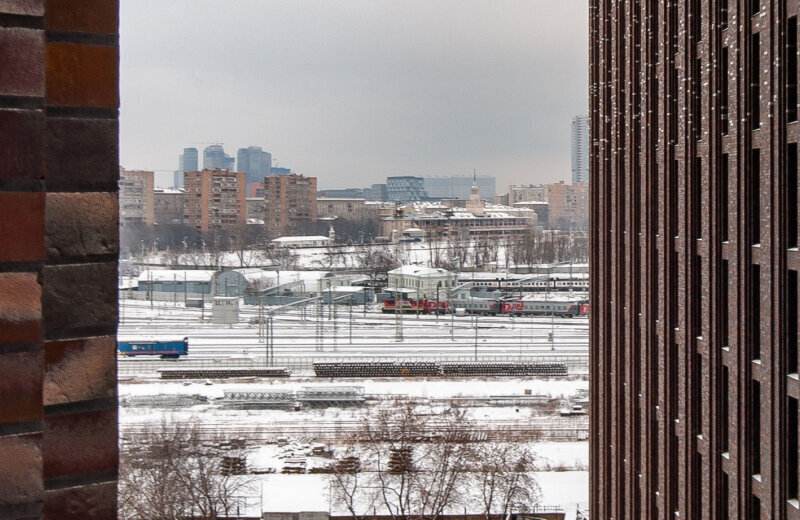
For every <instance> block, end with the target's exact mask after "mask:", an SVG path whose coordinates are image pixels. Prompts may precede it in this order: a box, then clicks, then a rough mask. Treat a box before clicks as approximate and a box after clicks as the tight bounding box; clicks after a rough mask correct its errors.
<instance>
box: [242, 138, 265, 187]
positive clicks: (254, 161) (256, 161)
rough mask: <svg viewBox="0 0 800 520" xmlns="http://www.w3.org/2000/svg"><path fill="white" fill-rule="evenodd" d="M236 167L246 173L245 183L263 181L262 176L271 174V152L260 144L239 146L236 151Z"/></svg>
mask: <svg viewBox="0 0 800 520" xmlns="http://www.w3.org/2000/svg"><path fill="white" fill-rule="evenodd" d="M236 168H237V171H240V172H242V173H244V174H246V175H247V184H248V186H249V185H250V184H256V183H263V182H264V177H267V176H269V175H272V154H271V153H269V152H265V151H264V150H262V149H261V147H260V146H249V147H247V148H239V151H238V152H237V153H236Z"/></svg>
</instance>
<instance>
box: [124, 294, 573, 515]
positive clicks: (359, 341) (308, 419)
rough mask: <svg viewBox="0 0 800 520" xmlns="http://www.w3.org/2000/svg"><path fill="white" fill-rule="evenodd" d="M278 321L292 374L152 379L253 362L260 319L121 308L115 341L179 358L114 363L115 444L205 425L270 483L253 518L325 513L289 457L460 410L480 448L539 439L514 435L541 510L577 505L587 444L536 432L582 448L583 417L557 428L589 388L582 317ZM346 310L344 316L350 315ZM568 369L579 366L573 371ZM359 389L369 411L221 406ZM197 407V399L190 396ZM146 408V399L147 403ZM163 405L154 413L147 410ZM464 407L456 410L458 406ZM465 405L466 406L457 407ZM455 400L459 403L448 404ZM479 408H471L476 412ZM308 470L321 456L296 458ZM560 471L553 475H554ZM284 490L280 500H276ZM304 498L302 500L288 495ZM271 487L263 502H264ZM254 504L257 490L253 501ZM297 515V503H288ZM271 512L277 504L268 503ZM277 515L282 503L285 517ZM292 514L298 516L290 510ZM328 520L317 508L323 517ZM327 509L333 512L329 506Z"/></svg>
mask: <svg viewBox="0 0 800 520" xmlns="http://www.w3.org/2000/svg"><path fill="white" fill-rule="evenodd" d="M269 310H274V311H277V312H276V314H275V316H274V318H273V335H272V342H271V347H272V349H273V351H274V361H275V364H276V365H278V366H287V367H288V368H290V370H291V371H292V377H291V378H288V379H276V380H266V379H263V380H247V381H236V382H227V381H206V382H204V381H192V382H163V381H160V380H158V379H157V378H156V376H157V374H156V370H157V369H158V368H167V367H169V368H172V367H181V366H196V365H197V364H201V365H202V366H207V367H212V366H239V365H240V364H244V365H245V366H247V364H248V363H249V364H263V363H265V362H266V358H265V353H266V350H267V348H268V343H269V342H268V341H267V340H266V339H265V338H264V337H263V336H262V337H259V327H258V325H257V324H251V323H250V321H251V319H252V318H256V317H257V316H258V308H257V307H253V306H241V313H240V319H239V322H238V323H237V324H234V325H215V324H212V323H211V308H210V305H207V306H206V308H205V309H202V310H201V309H192V308H190V309H186V308H184V307H183V305H182V304H180V303H177V304H173V303H172V302H153V303H152V304H151V303H150V302H143V301H131V300H125V301H124V302H123V301H121V302H120V326H119V333H118V336H119V338H120V339H121V340H131V339H144V338H158V339H175V338H183V337H188V338H189V349H190V351H189V355H188V356H186V358H184V359H180V360H177V361H175V360H159V359H144V358H133V359H131V358H128V359H120V360H119V373H120V376H121V381H120V385H119V396H120V402H121V404H122V406H121V408H120V434H121V436H122V439H123V442H126V439H130V437H131V436H135V435H137V434H139V433H141V432H144V431H146V429H147V428H148V427H149V426H152V425H154V424H160V423H161V422H163V421H178V422H190V421H195V422H197V423H199V424H201V425H202V428H203V431H204V432H205V433H207V434H208V435H209V436H216V437H223V438H242V439H247V443H248V444H247V445H248V447H247V450H246V457H247V462H248V467H250V468H252V469H257V470H261V471H277V472H278V473H276V474H270V475H259V476H258V478H259V479H264V482H263V483H262V485H261V488H262V489H263V490H264V492H263V493H261V496H259V497H258V500H259V501H260V503H261V506H262V507H263V510H264V511H266V510H270V509H272V510H275V509H273V505H272V504H271V503H270V500H289V497H295V499H297V498H299V499H300V500H301V501H303V500H305V499H306V498H309V496H310V495H311V494H313V495H314V496H315V497H316V498H315V499H317V500H318V501H319V502H320V503H324V504H328V505H331V506H332V504H331V499H330V496H329V492H328V489H327V477H326V476H325V475H314V474H302V475H292V474H281V473H279V472H280V470H281V469H280V468H281V464H282V458H281V457H282V456H285V452H286V447H285V446H283V447H282V446H279V445H278V444H279V443H278V441H279V440H280V439H281V438H286V439H288V441H289V444H288V445H289V446H290V448H292V449H294V448H293V447H296V446H306V447H307V446H308V445H312V444H313V443H324V444H325V446H326V449H328V450H331V451H333V452H336V450H337V449H341V447H342V443H343V442H345V441H346V440H347V439H348V438H350V437H351V436H352V434H354V433H357V432H358V430H359V428H360V425H361V424H363V421H364V420H365V417H369V414H370V413H374V411H375V410H377V409H379V408H380V407H384V406H397V403H406V402H413V403H414V406H417V407H418V409H419V410H420V411H421V412H422V413H441V411H442V410H444V409H446V408H448V407H450V406H454V405H459V404H458V403H465V404H463V406H465V407H466V409H467V410H468V415H469V417H470V419H472V420H474V421H475V423H476V424H477V425H478V428H477V430H479V432H481V433H482V435H485V436H486V438H489V439H491V438H493V437H492V436H493V435H497V434H498V432H505V433H506V434H507V433H508V432H512V433H513V432H523V433H524V432H537V431H540V432H542V436H541V437H539V438H536V436H535V435H530V436H528V437H524V440H521V441H520V442H525V443H528V444H529V445H530V446H531V447H532V449H533V450H534V451H535V452H536V454H537V469H539V470H540V471H538V472H537V473H536V475H537V479H538V481H539V485H540V487H541V489H542V503H544V504H555V505H561V506H562V507H564V509H565V511H567V518H574V512H575V506H576V503H582V504H585V503H586V502H587V501H588V476H587V473H586V468H587V467H588V445H587V442H586V441H585V440H573V441H571V442H553V441H551V440H546V438H547V437H546V435H545V433H546V434H547V435H550V434H555V435H570V436H573V437H574V438H575V439H577V438H582V439H585V438H586V437H585V436H586V433H587V427H588V419H587V417H586V416H585V415H582V416H571V417H562V416H561V415H560V410H562V409H569V408H571V406H572V405H573V404H575V402H576V401H579V400H581V399H583V400H585V396H586V392H587V391H588V381H587V378H586V372H587V370H586V367H587V363H588V359H587V358H588V320H587V319H585V318H575V319H562V318H555V319H553V318H549V317H534V318H531V317H525V318H513V317H509V316H491V317H490V316H486V317H483V316H482V317H477V318H476V317H472V316H439V317H436V316H424V315H423V316H415V315H406V316H395V315H384V314H382V313H380V311H379V308H378V307H377V306H371V307H368V308H367V309H364V308H363V307H354V308H352V309H351V308H349V307H346V306H338V307H336V308H333V307H327V306H312V307H308V308H306V309H293V310H290V311H287V312H282V310H281V309H269ZM351 311H352V312H351ZM476 358H477V359H478V360H482V361H489V360H491V361H557V360H562V361H569V366H570V374H571V375H570V376H568V377H560V378H520V377H507V378H506V377H503V378H416V379H404V378H385V379H378V378H374V379H351V380H345V379H336V380H330V379H318V378H315V377H313V376H311V370H310V368H311V363H312V362H313V361H321V360H324V361H330V360H332V359H336V360H352V361H356V360H361V361H363V360H378V359H408V360H412V359H413V360H422V359H425V360H438V361H455V360H465V361H466V360H474V359H476ZM576 367H577V368H576ZM336 385H344V386H356V387H358V388H360V389H361V390H362V391H363V393H364V395H365V396H367V397H368V401H367V403H366V405H364V406H361V407H352V408H338V407H330V408H309V409H305V408H304V409H302V410H299V411H292V410H289V409H283V410H265V409H237V408H233V407H230V406H226V405H225V404H224V403H223V397H224V395H225V391H226V390H232V389H243V388H244V389H264V388H272V389H283V390H287V391H293V392H296V391H298V390H301V389H303V388H306V387H320V386H336ZM525 395H534V396H542V397H544V398H546V399H547V400H548V403H549V404H547V405H545V406H487V405H486V404H485V403H480V402H479V401H480V400H481V399H488V398H490V397H491V396H525ZM191 396H196V397H191ZM180 398H188V399H189V400H190V401H191V400H192V399H196V401H194V402H189V403H188V404H187V403H185V402H184V403H183V404H182V405H181V406H175V405H174V403H173V404H172V405H169V404H167V405H164V404H163V402H164V399H166V401H169V400H173V401H174V400H176V399H178V400H180ZM148 400H153V402H150V403H148ZM159 400H161V401H160V402H161V404H157V402H159ZM464 400H466V401H464ZM469 401H474V402H471V404H466V403H467V402H469ZM454 403H456V404H454ZM476 403H477V404H476ZM307 460H308V467H309V468H311V467H315V465H316V464H319V465H323V464H325V463H328V462H330V459H324V460H323V459H320V460H315V457H313V456H311V454H308V455H307ZM556 470H557V471H556ZM280 489H286V490H291V492H288V491H287V492H286V493H281V492H275V490H280ZM300 489H302V490H305V491H306V494H305V495H300V494H298V493H297V491H298V490H300ZM267 490H269V491H270V492H267ZM259 493H260V492H259ZM295 506H297V503H296V502H295ZM274 507H278V505H277V504H276V505H274ZM287 507H288V506H287ZM297 507H299V506H297ZM325 510H326V511H327V510H328V509H327V508H326V509H325ZM334 511H335V508H334Z"/></svg>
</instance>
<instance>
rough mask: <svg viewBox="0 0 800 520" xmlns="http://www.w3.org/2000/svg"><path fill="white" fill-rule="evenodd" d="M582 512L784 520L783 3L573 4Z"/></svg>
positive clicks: (787, 44)
mask: <svg viewBox="0 0 800 520" xmlns="http://www.w3.org/2000/svg"><path fill="white" fill-rule="evenodd" d="M590 13H591V15H590V37H589V42H590V68H589V70H590V107H591V125H590V126H591V133H592V152H591V165H590V170H591V182H590V190H591V197H592V204H591V221H592V229H591V253H590V255H591V258H592V262H591V269H590V272H591V284H592V293H591V296H590V297H591V306H592V321H591V324H590V338H591V339H590V345H591V348H590V356H591V367H592V368H591V383H590V386H591V395H592V402H591V416H592V420H591V422H590V428H591V433H590V434H591V448H590V474H591V478H590V495H591V497H592V498H591V500H592V504H591V508H590V509H591V513H592V518H614V519H616V520H622V519H637V520H638V519H651V518H660V519H665V518H684V519H685V518H691V519H695V518H697V519H712V518H713V519H716V518H720V519H724V518H748V519H759V520H768V519H781V520H786V519H790V520H793V519H800V507H799V506H798V498H800V484H799V481H800V463H798V460H800V456H799V455H798V447H799V446H800V442H798V437H800V434H798V432H799V431H800V417H799V416H798V415H799V413H800V412H798V409H799V408H800V404H799V403H800V377H798V356H799V353H800V349H799V348H798V347H800V345H798V322H800V320H799V319H798V305H799V304H800V300H799V299H798V292H799V291H800V284H798V271H799V270H800V254H799V253H798V248H797V244H798V241H799V240H800V235H799V234H798V227H799V224H798V222H800V211H798V197H799V196H800V195H799V193H800V187H799V186H798V166H799V165H800V163H799V161H798V146H799V145H800V121H799V120H798V77H800V74H799V73H798V53H797V49H798V43H797V40H798V37H799V36H800V32H799V31H798V23H797V22H798V18H800V1H798V0H782V1H771V2H766V1H763V0H747V1H743V2H729V1H711V0H702V1H689V0H677V1H673V2H617V1H614V0H591V1H590Z"/></svg>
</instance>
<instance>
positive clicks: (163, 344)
mask: <svg viewBox="0 0 800 520" xmlns="http://www.w3.org/2000/svg"><path fill="white" fill-rule="evenodd" d="M117 351H118V352H119V353H120V355H122V356H161V357H162V358H164V359H178V358H179V357H180V356H185V355H187V354H188V353H189V338H183V339H171V340H157V339H145V340H139V341H117Z"/></svg>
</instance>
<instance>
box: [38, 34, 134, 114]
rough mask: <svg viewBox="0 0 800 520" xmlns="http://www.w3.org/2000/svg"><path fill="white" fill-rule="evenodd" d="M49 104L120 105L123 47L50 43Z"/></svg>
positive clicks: (48, 59)
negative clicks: (120, 58)
mask: <svg viewBox="0 0 800 520" xmlns="http://www.w3.org/2000/svg"><path fill="white" fill-rule="evenodd" d="M46 54H47V104H48V105H50V106H87V107H108V108H116V107H118V106H119V91H118V83H119V50H118V49H117V48H116V47H102V46H99V45H78V44H75V43H48V44H47V53H46Z"/></svg>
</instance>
